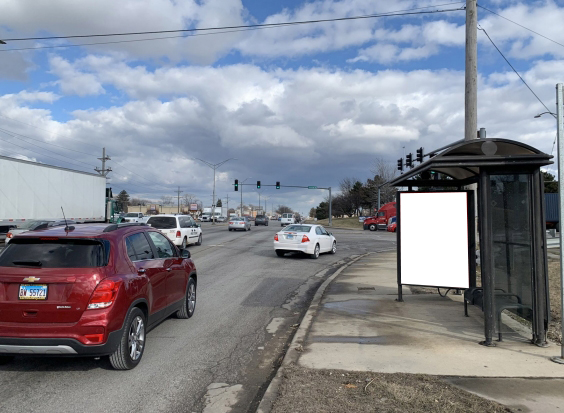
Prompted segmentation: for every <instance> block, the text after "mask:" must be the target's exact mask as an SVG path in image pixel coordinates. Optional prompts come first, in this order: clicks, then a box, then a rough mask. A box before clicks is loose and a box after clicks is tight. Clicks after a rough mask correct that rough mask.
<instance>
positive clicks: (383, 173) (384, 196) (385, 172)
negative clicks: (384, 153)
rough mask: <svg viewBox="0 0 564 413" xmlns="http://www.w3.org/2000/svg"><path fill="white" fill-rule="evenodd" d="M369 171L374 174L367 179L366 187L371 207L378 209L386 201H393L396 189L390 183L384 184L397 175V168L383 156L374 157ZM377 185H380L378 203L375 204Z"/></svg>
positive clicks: (376, 200)
mask: <svg viewBox="0 0 564 413" xmlns="http://www.w3.org/2000/svg"><path fill="white" fill-rule="evenodd" d="M370 172H372V173H373V174H374V179H369V180H368V182H367V187H368V188H369V193H370V199H371V201H372V207H373V209H374V208H376V209H378V208H379V207H380V206H382V205H383V204H385V203H387V202H393V201H395V200H396V192H397V189H396V188H395V187H393V186H390V185H384V184H385V183H386V182H389V181H391V180H392V179H394V178H395V177H396V176H397V170H396V168H395V166H394V163H393V162H390V161H386V160H384V159H383V158H376V160H375V161H374V164H373V165H372V169H371V170H370ZM378 187H380V205H377V204H378Z"/></svg>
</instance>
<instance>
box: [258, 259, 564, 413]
mask: <svg viewBox="0 0 564 413" xmlns="http://www.w3.org/2000/svg"><path fill="white" fill-rule="evenodd" d="M396 279H397V276H396V253H395V251H392V252H383V253H376V254H371V255H368V256H365V257H362V258H360V259H359V260H357V261H355V262H354V263H353V264H351V265H350V266H348V267H346V268H344V269H343V270H342V271H341V272H340V273H337V274H336V275H335V276H334V278H333V279H332V280H331V279H330V280H328V282H326V283H325V284H324V286H322V287H321V289H320V291H318V293H317V295H316V297H315V298H314V300H313V302H312V305H311V307H310V310H309V311H308V314H306V316H305V317H304V320H303V321H302V325H301V326H300V329H299V331H298V332H297V333H296V336H295V337H294V341H293V343H292V345H291V347H290V349H289V351H288V353H287V355H286V358H285V360H284V363H283V365H282V368H281V370H283V369H284V368H285V367H288V366H289V365H291V364H292V363H295V364H296V365H297V366H300V367H304V368H309V369H316V370H322V369H338V370H347V371H364V372H366V371H369V372H379V373H410V374H427V375H432V376H444V380H445V381H447V382H449V383H451V384H453V385H455V386H457V387H460V388H463V389H466V390H468V391H470V392H472V393H475V394H478V395H480V396H483V397H486V398H488V399H492V400H495V401H497V402H499V403H501V404H504V405H506V406H508V407H510V408H511V409H515V410H517V409H521V411H542V412H551V411H561V410H560V409H559V407H560V406H561V407H562V408H563V409H564V379H563V378H564V365H559V364H556V363H553V362H551V361H550V360H549V358H550V357H551V356H555V355H559V354H560V348H559V347H557V346H556V345H554V344H551V345H550V346H549V347H547V348H540V347H537V346H534V345H532V344H530V343H529V342H528V341H529V339H530V335H528V334H527V331H526V330H524V327H522V326H521V325H520V324H519V323H517V322H515V321H514V320H512V319H511V318H509V317H504V321H503V322H504V327H503V330H502V331H503V340H504V341H503V342H497V341H496V347H484V346H481V345H479V344H478V342H479V341H481V340H483V339H484V328H483V314H482V312H481V311H480V309H478V308H477V307H470V308H469V314H470V317H465V316H464V309H463V303H462V296H455V295H451V294H450V293H449V295H447V297H441V296H439V295H438V294H411V292H410V289H409V288H408V287H404V289H403V294H404V302H402V303H400V302H397V301H395V300H396V298H397V283H396ZM281 377H282V374H281V373H279V374H278V375H277V379H275V380H273V382H272V384H271V387H272V389H271V388H269V390H268V391H267V394H265V397H264V399H263V403H261V405H260V407H259V411H263V412H266V411H268V406H269V403H271V402H272V401H273V400H274V398H275V393H276V394H277V391H276V387H277V386H278V385H279V384H280V380H281Z"/></svg>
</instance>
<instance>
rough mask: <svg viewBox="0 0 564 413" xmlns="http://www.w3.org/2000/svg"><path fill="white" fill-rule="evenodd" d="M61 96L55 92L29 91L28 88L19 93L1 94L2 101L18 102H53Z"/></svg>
mask: <svg viewBox="0 0 564 413" xmlns="http://www.w3.org/2000/svg"><path fill="white" fill-rule="evenodd" d="M59 98H60V96H59V95H57V94H55V93H53V92H40V91H34V92H29V91H27V90H22V91H21V92H18V93H10V94H6V95H2V96H0V101H5V102H7V101H12V102H16V103H23V102H45V103H53V102H55V101H56V100H58V99H59Z"/></svg>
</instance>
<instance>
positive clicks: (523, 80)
mask: <svg viewBox="0 0 564 413" xmlns="http://www.w3.org/2000/svg"><path fill="white" fill-rule="evenodd" d="M478 30H481V31H483V32H484V33H485V35H486V36H487V37H488V39H490V42H491V43H492V44H493V46H494V47H495V48H496V50H497V51H498V52H499V54H500V55H501V57H503V58H504V59H505V61H506V62H507V64H508V65H509V66H510V67H511V69H513V71H514V72H515V74H516V75H517V76H519V79H521V81H522V82H523V83H524V84H525V86H527V89H529V90H530V91H531V93H532V94H533V95H535V97H536V98H537V100H538V101H539V102H540V103H541V105H543V106H544V107H545V108H546V110H547V111H549V112H551V110H550V109H549V108H548V107H547V106H546V105H545V104H544V102H543V101H542V100H541V99H540V98H539V97H538V96H537V94H536V93H535V92H534V91H533V89H531V88H530V86H529V85H528V84H527V82H525V79H523V78H522V77H521V75H520V74H519V72H517V70H515V68H514V67H513V65H512V64H511V63H510V62H509V60H507V58H506V57H505V55H504V54H503V53H502V52H501V50H499V47H497V46H496V44H495V43H494V41H493V40H492V38H491V37H490V35H489V34H488V32H486V30H485V29H483V28H481V27H479V26H478ZM551 113H552V112H551Z"/></svg>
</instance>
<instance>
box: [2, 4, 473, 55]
mask: <svg viewBox="0 0 564 413" xmlns="http://www.w3.org/2000/svg"><path fill="white" fill-rule="evenodd" d="M459 3H461V2H453V3H445V4H443V5H450V4H459ZM440 6H441V5H436V6H427V7H420V8H415V9H410V10H418V9H424V8H430V7H440ZM461 10H464V7H460V8H456V9H444V10H430V11H417V12H415V11H397V12H388V13H381V14H371V15H363V16H351V17H338V18H333V19H318V20H303V21H294V22H282V23H263V24H251V25H239V26H223V27H207V28H196V29H176V30H157V31H143V32H128V33H105V34H88V35H73V36H46V37H27V38H18V39H3V40H4V42H10V41H11V42H16V41H29V40H56V39H74V38H94V37H115V36H138V35H142V34H166V33H195V32H204V31H214V32H212V33H201V34H193V35H190V36H165V37H156V38H144V39H131V40H117V41H112V42H94V43H82V44H77V45H66V46H64V45H57V46H38V47H26V48H14V49H3V50H0V52H9V51H18V50H34V49H51V48H61V47H78V46H90V45H97V44H115V43H130V42H138V41H148V40H162V39H169V38H175V37H192V36H196V35H204V34H205V35H213V34H224V33H233V32H235V31H247V30H256V29H268V28H276V27H287V26H296V25H305V24H315V23H327V22H339V21H348V20H360V19H374V18H381V17H394V16H410V15H422V14H434V13H447V12H451V11H461ZM232 29H235V30H232ZM220 30H221V31H220Z"/></svg>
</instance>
